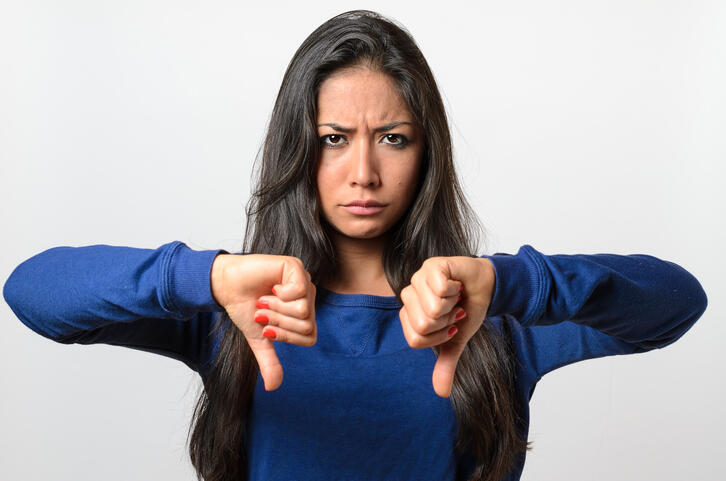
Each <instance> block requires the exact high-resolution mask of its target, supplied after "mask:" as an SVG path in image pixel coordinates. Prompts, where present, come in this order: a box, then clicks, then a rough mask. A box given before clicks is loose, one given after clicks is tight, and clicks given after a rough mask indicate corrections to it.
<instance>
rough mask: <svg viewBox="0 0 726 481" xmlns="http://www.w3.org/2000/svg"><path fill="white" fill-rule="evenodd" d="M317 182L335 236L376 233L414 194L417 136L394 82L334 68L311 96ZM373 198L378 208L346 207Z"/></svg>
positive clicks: (366, 72)
mask: <svg viewBox="0 0 726 481" xmlns="http://www.w3.org/2000/svg"><path fill="white" fill-rule="evenodd" d="M317 110H318V119H317V120H318V121H317V124H318V137H319V139H320V151H321V153H320V157H319V159H318V170H317V187H318V194H319V198H320V204H321V209H322V213H323V216H324V218H325V220H327V221H328V223H329V224H330V225H331V226H332V227H333V228H334V229H335V230H336V231H337V232H339V233H340V234H343V235H345V236H347V237H353V238H365V239H372V238H374V237H378V236H381V235H382V234H384V233H385V232H386V231H388V229H389V228H390V227H391V226H392V225H393V224H395V223H396V221H397V220H398V219H399V218H400V217H401V216H402V215H403V213H404V212H405V211H406V209H407V208H408V207H409V205H410V203H411V201H412V199H413V196H414V194H415V191H416V185H417V180H418V172H419V167H420V163H421V154H422V151H423V139H422V138H421V134H420V132H419V129H418V128H417V127H416V126H415V125H414V119H413V116H412V115H411V113H410V112H409V111H408V108H407V107H406V104H405V102H404V101H403V99H402V98H401V96H400V95H399V94H398V92H396V89H395V84H394V81H393V79H391V78H390V77H388V76H387V75H385V74H383V73H380V72H378V71H374V70H370V69H366V68H356V69H348V70H344V71H339V72H336V73H334V74H333V75H331V76H330V77H328V78H327V79H325V80H324V81H323V83H322V84H321V86H320V90H319V93H318V99H317ZM355 201H375V202H378V203H380V204H382V206H381V207H375V208H363V207H357V208H356V207H351V206H349V205H350V204H351V203H354V202H355Z"/></svg>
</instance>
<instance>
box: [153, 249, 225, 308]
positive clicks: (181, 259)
mask: <svg viewBox="0 0 726 481" xmlns="http://www.w3.org/2000/svg"><path fill="white" fill-rule="evenodd" d="M219 254H229V252H227V251H226V250H224V249H217V250H204V251H195V250H192V249H190V248H189V247H188V246H187V245H186V244H184V243H183V242H179V243H178V244H177V246H176V247H175V248H174V249H173V251H172V253H171V258H170V259H169V267H168V271H167V272H168V277H167V279H168V281H169V290H168V294H169V297H170V299H169V300H170V301H171V302H170V303H171V305H172V306H174V307H175V308H176V309H177V310H178V311H180V312H182V313H184V314H187V313H194V312H209V311H223V310H224V308H223V307H222V306H220V305H219V304H218V303H217V301H215V300H214V296H212V284H211V279H210V276H211V272H212V264H213V263H214V259H215V258H216V257H217V255H219Z"/></svg>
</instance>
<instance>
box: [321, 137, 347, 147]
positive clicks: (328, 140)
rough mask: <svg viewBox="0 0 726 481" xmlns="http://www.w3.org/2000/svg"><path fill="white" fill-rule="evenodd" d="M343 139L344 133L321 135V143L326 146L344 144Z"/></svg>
mask: <svg viewBox="0 0 726 481" xmlns="http://www.w3.org/2000/svg"><path fill="white" fill-rule="evenodd" d="M342 139H343V136H342V135H337V134H330V135H323V136H322V137H320V143H321V144H323V146H324V147H336V146H338V145H342V144H343V142H342Z"/></svg>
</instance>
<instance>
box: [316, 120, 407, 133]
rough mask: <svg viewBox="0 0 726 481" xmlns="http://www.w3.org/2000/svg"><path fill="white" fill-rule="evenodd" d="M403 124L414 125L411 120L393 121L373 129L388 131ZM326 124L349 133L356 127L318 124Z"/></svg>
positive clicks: (320, 125)
mask: <svg viewBox="0 0 726 481" xmlns="http://www.w3.org/2000/svg"><path fill="white" fill-rule="evenodd" d="M403 124H408V125H412V124H411V122H391V123H390V124H386V125H381V126H380V127H376V128H375V129H373V131H374V132H387V131H389V130H392V129H395V128H396V127H398V126H399V125H403ZM324 125H327V126H328V127H332V129H333V130H335V131H338V132H344V133H348V132H354V131H355V129H354V128H351V127H342V126H340V125H338V124H334V123H327V124H318V127H322V126H324Z"/></svg>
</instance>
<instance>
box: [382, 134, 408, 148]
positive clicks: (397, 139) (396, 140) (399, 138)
mask: <svg viewBox="0 0 726 481" xmlns="http://www.w3.org/2000/svg"><path fill="white" fill-rule="evenodd" d="M383 138H384V139H387V140H388V141H389V142H386V143H387V144H388V145H392V146H394V147H399V148H401V147H404V146H405V145H406V144H408V139H407V138H406V137H405V136H403V135H401V134H386V135H384V136H383Z"/></svg>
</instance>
